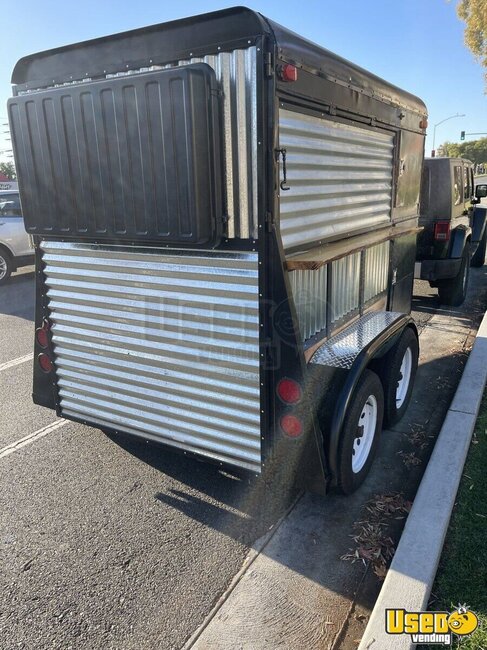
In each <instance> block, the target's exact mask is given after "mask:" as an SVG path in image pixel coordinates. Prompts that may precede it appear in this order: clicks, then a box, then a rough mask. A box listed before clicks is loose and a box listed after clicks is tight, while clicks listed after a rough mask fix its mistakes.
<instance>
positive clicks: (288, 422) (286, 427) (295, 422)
mask: <svg viewBox="0 0 487 650" xmlns="http://www.w3.org/2000/svg"><path fill="white" fill-rule="evenodd" d="M280 424H281V429H282V430H283V431H284V433H285V434H286V436H288V437H289V438H299V436H300V435H302V433H303V423H302V422H301V420H300V419H299V418H297V417H296V416H295V415H283V417H282V418H281V422H280Z"/></svg>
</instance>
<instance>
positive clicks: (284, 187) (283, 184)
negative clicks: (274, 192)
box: [275, 149, 291, 192]
mask: <svg viewBox="0 0 487 650" xmlns="http://www.w3.org/2000/svg"><path fill="white" fill-rule="evenodd" d="M275 152H276V162H277V161H279V156H281V157H282V181H281V182H280V183H279V186H280V188H281V190H284V191H285V192H286V191H287V190H290V189H291V188H290V187H289V186H288V185H287V168H286V154H287V151H286V149H276V150H275Z"/></svg>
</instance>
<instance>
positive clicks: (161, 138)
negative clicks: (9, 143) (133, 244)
mask: <svg viewBox="0 0 487 650" xmlns="http://www.w3.org/2000/svg"><path fill="white" fill-rule="evenodd" d="M9 119H10V125H11V130H12V139H13V144H14V148H15V158H16V165H17V172H18V176H19V183H20V189H21V193H22V207H23V211H24V217H25V224H26V229H27V231H28V232H29V233H31V234H35V235H47V236H50V237H52V236H70V237H72V236H76V237H77V238H80V237H81V238H87V239H88V238H89V239H93V238H94V237H95V238H96V239H97V240H99V239H110V240H113V239H116V240H119V241H120V240H121V241H124V240H128V241H157V242H161V241H162V242H164V243H168V244H177V245H178V246H180V245H185V244H187V245H191V246H212V245H215V244H216V243H218V241H219V237H220V234H221V229H222V196H221V195H222V188H221V180H220V179H221V177H222V173H221V162H220V147H221V143H220V129H219V121H220V117H219V103H218V96H217V82H216V78H215V72H214V70H212V69H211V68H210V66H208V65H206V64H204V63H197V64H192V65H188V66H185V67H182V68H173V69H168V70H157V71H152V72H147V73H142V74H135V75H125V76H119V77H112V78H108V79H103V80H99V81H90V82H86V83H77V84H72V85H64V86H61V87H57V88H51V89H47V90H41V91H38V92H34V93H29V94H24V95H21V96H19V97H15V98H13V99H11V100H10V101H9Z"/></svg>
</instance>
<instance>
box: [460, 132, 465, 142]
mask: <svg viewBox="0 0 487 650" xmlns="http://www.w3.org/2000/svg"><path fill="white" fill-rule="evenodd" d="M460 140H465V131H460Z"/></svg>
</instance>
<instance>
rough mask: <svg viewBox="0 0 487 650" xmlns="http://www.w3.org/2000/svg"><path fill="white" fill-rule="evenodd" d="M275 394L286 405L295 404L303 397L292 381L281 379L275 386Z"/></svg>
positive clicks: (296, 383)
mask: <svg viewBox="0 0 487 650" xmlns="http://www.w3.org/2000/svg"><path fill="white" fill-rule="evenodd" d="M277 394H278V395H279V397H280V398H281V399H282V401H283V402H286V404H297V403H298V402H299V401H300V399H301V397H302V396H303V392H302V390H301V386H300V385H299V384H298V382H297V381H294V379H281V381H280V382H279V383H278V384H277Z"/></svg>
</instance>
